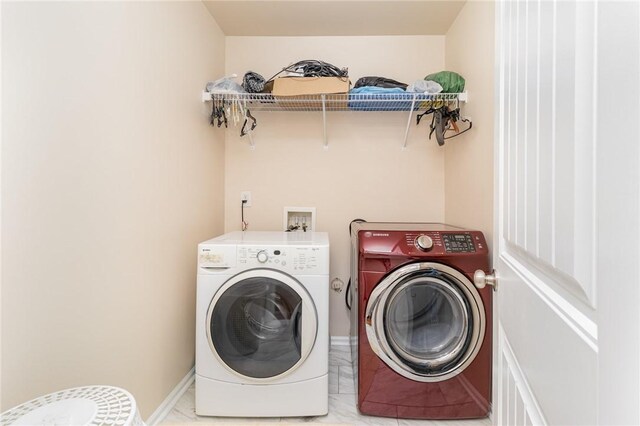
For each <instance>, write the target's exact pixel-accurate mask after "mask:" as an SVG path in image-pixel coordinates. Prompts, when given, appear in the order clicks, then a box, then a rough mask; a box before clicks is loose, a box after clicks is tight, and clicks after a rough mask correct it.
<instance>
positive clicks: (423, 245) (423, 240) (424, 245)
mask: <svg viewBox="0 0 640 426" xmlns="http://www.w3.org/2000/svg"><path fill="white" fill-rule="evenodd" d="M415 244H416V247H418V248H419V249H420V250H422V251H427V250H431V248H432V247H433V240H432V239H431V237H429V236H427V235H420V236H419V237H418V238H416V241H415Z"/></svg>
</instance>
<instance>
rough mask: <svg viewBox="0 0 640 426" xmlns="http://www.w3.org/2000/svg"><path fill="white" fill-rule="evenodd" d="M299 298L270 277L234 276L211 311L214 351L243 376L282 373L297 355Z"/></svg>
mask: <svg viewBox="0 0 640 426" xmlns="http://www.w3.org/2000/svg"><path fill="white" fill-rule="evenodd" d="M303 314H304V312H302V299H301V297H300V295H299V294H298V293H296V292H295V291H294V290H293V289H292V288H291V287H290V286H288V285H286V284H284V283H283V282H281V281H278V280H276V279H273V278H268V277H252V278H247V279H244V280H241V281H239V282H238V283H236V284H234V285H233V286H231V287H230V288H228V289H227V290H226V291H225V292H224V293H223V294H222V295H221V296H220V298H218V300H217V302H216V303H215V306H213V311H212V314H211V316H210V318H211V320H210V321H211V322H210V324H209V327H210V332H211V333H210V336H211V342H210V343H212V344H213V348H214V350H215V351H216V352H217V354H218V356H219V357H220V359H222V361H223V362H224V363H225V364H227V366H229V367H230V368H231V369H233V370H234V371H236V372H238V373H240V374H242V375H244V376H248V377H253V378H268V377H274V376H277V375H279V374H282V373H284V372H286V371H288V370H289V369H291V368H292V367H293V366H294V365H296V364H297V363H298V361H299V360H300V358H301V356H302V353H301V341H300V339H301V337H300V331H301V330H300V327H301V325H300V324H301V318H302V315H303Z"/></svg>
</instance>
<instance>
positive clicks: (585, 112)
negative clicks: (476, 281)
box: [493, 0, 640, 425]
mask: <svg viewBox="0 0 640 426" xmlns="http://www.w3.org/2000/svg"><path fill="white" fill-rule="evenodd" d="M496 27H497V32H496V34H497V36H496V37H497V38H496V58H497V61H496V63H497V67H496V70H497V71H496V87H497V89H496V102H497V105H498V108H497V109H496V111H498V113H497V117H496V167H497V170H496V182H495V184H496V197H495V198H496V209H495V212H496V219H495V220H496V222H495V230H496V239H495V242H494V267H495V269H496V270H497V274H498V278H499V280H498V291H497V293H496V297H497V299H496V300H497V303H496V311H497V312H496V313H497V318H498V321H496V325H495V327H494V331H495V336H496V339H495V341H496V348H495V352H494V353H495V356H494V398H493V399H494V409H493V422H494V424H498V425H523V424H549V425H571V424H579V425H593V424H601V425H611V424H636V425H637V424H640V408H639V407H640V390H639V389H640V368H639V365H640V314H639V309H638V307H639V305H640V297H639V295H640V250H639V241H640V223H639V221H640V208H639V200H640V174H639V170H640V150H639V146H640V131H639V125H640V108H639V93H640V92H639V90H638V89H639V85H640V64H639V57H640V55H639V54H640V47H639V46H640V33H639V28H640V6H639V3H638V2H635V1H634V2H615V1H570V0H563V1H551V0H548V1H547V0H542V1H509V2H499V3H498V4H497V8H496Z"/></svg>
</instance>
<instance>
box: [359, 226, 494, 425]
mask: <svg viewBox="0 0 640 426" xmlns="http://www.w3.org/2000/svg"><path fill="white" fill-rule="evenodd" d="M351 244H352V266H351V283H352V285H351V290H350V295H349V296H350V299H351V304H352V306H351V337H352V339H351V342H352V355H353V356H352V359H353V362H354V371H355V372H356V374H355V380H356V389H357V393H358V395H357V404H358V409H359V410H360V412H361V413H363V414H368V415H373V416H384V417H396V418H406V419H467V418H480V417H486V416H487V415H488V414H489V411H490V409H491V335H492V330H491V324H492V315H491V310H492V294H491V293H492V289H491V288H490V287H485V288H483V289H477V288H476V287H475V286H474V284H473V275H474V272H475V271H476V270H482V271H484V272H486V273H489V272H490V270H489V251H488V249H487V243H486V241H485V239H484V236H483V235H482V233H481V232H478V231H469V230H465V229H461V228H456V227H452V226H448V225H443V224H408V223H402V224H400V223H370V222H361V223H355V222H354V223H352V228H351Z"/></svg>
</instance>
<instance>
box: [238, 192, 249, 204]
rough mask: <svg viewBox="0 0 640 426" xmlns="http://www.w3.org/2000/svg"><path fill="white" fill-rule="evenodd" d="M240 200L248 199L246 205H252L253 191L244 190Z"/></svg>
mask: <svg viewBox="0 0 640 426" xmlns="http://www.w3.org/2000/svg"><path fill="white" fill-rule="evenodd" d="M240 201H246V203H244V206H245V207H251V191H242V192H241V193H240Z"/></svg>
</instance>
